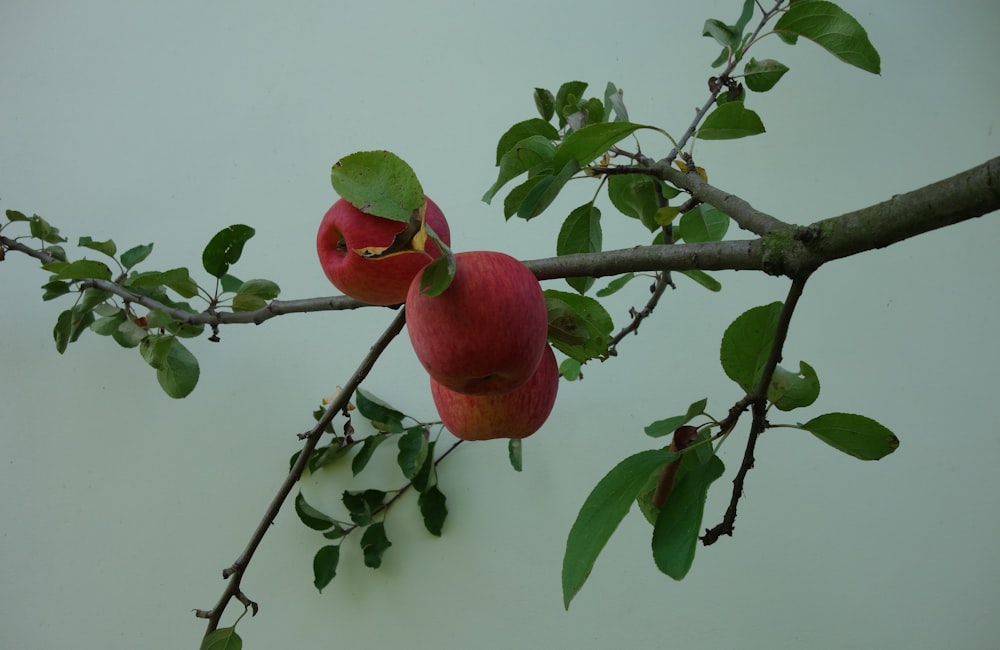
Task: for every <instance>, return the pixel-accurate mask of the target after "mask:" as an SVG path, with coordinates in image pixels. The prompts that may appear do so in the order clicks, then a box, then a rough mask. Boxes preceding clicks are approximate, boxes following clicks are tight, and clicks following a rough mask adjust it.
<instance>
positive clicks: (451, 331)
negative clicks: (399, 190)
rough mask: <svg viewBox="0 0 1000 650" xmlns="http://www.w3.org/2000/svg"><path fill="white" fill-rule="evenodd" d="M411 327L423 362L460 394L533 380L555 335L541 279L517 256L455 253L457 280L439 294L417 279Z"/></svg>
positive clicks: (409, 308)
mask: <svg viewBox="0 0 1000 650" xmlns="http://www.w3.org/2000/svg"><path fill="white" fill-rule="evenodd" d="M406 329H407V331H408V332H409V335H410V342H411V343H412V344H413V350H414V352H416V354H417V359H419V360H420V363H421V364H422V365H423V366H424V369H425V370H427V373H428V374H429V375H430V376H431V377H433V378H434V379H435V380H436V381H437V382H439V383H441V384H443V385H444V386H446V387H448V388H450V389H451V390H453V391H456V392H459V393H467V394H470V395H485V394H495V393H504V392H507V391H510V390H514V389H515V388H517V387H518V386H520V385H521V384H523V383H524V382H526V381H528V379H529V378H531V376H532V374H533V373H534V372H535V368H537V367H538V362H539V361H540V360H541V358H542V352H543V351H544V349H545V347H546V342H547V341H546V340H547V337H548V311H547V309H546V307H545V297H544V296H543V295H542V288H541V286H540V285H539V284H538V280H537V279H535V276H534V274H532V273H531V271H529V270H528V267H526V266H525V265H524V264H522V263H521V262H519V261H518V260H516V259H514V258H513V257H511V256H510V255H506V254H504V253H497V252H494V251H471V252H464V253H458V254H457V255H455V276H454V278H453V279H452V282H451V284H450V285H449V286H448V288H447V289H445V290H444V291H443V292H442V293H441V294H440V295H438V296H434V297H431V296H428V295H426V294H424V293H421V291H420V278H419V277H417V278H415V279H414V281H413V283H412V284H411V285H410V291H409V293H408V294H407V296H406Z"/></svg>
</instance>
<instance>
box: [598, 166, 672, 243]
mask: <svg viewBox="0 0 1000 650" xmlns="http://www.w3.org/2000/svg"><path fill="white" fill-rule="evenodd" d="M661 196H662V197H664V198H668V199H669V198H673V197H674V196H677V190H675V189H674V188H672V187H669V186H668V185H667V184H666V183H664V182H663V181H661V180H659V179H657V178H653V177H652V176H647V175H644V174H621V175H616V176H612V177H610V178H609V179H608V198H609V199H611V203H612V204H613V205H614V206H615V208H617V209H618V211H619V212H621V213H622V214H624V215H625V216H626V217H632V218H633V219H638V220H639V221H641V222H642V224H643V225H644V226H646V228H647V229H648V230H649V231H650V232H653V231H655V230H658V229H659V228H660V226H661V225H662V224H661V223H659V222H658V221H657V213H658V212H659V210H660V197H661Z"/></svg>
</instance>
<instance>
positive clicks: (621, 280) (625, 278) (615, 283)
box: [597, 273, 636, 298]
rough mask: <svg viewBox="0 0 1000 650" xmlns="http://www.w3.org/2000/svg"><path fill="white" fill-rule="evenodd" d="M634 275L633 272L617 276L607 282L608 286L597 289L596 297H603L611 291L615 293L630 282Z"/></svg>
mask: <svg viewBox="0 0 1000 650" xmlns="http://www.w3.org/2000/svg"><path fill="white" fill-rule="evenodd" d="M635 277H636V275H635V273H626V274H624V275H620V276H618V277H617V278H615V279H614V280H612V281H611V282H609V283H608V286H606V287H604V288H603V289H599V290H598V291H597V297H598V298H605V297H607V296H610V295H611V294H613V293H617V292H618V291H620V290H621V289H622V287H624V286H625V285H626V284H628V283H629V282H631V281H632V279H633V278H635Z"/></svg>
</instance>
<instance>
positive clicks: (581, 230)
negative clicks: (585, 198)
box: [556, 203, 603, 293]
mask: <svg viewBox="0 0 1000 650" xmlns="http://www.w3.org/2000/svg"><path fill="white" fill-rule="evenodd" d="M602 242H603V235H602V232H601V211H600V209H599V208H598V207H597V206H595V205H594V204H593V203H584V204H583V205H581V206H580V207H578V208H576V209H575V210H573V211H572V212H570V213H569V216H567V217H566V220H565V221H563V224H562V228H560V229H559V236H558V238H557V239H556V255H573V254H574V253H598V252H600V251H601V245H602ZM566 282H568V283H569V286H571V287H573V288H574V289H576V290H577V291H578V292H580V293H586V292H587V290H588V289H590V287H591V286H592V285H593V284H594V278H591V277H582V278H566Z"/></svg>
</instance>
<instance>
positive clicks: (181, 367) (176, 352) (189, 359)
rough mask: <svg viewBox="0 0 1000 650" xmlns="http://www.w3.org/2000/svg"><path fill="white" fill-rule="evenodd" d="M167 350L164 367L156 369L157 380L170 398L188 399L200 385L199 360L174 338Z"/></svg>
mask: <svg viewBox="0 0 1000 650" xmlns="http://www.w3.org/2000/svg"><path fill="white" fill-rule="evenodd" d="M170 338H171V339H172V343H171V345H170V348H169V349H168V350H167V355H166V358H165V359H164V361H163V365H162V366H161V367H159V368H157V369H156V380H157V381H158V382H159V383H160V388H162V389H163V392H165V393H166V394H167V395H169V396H170V397H173V398H174V399H180V398H182V397H187V396H188V395H190V394H191V391H193V390H194V387H195V386H196V385H197V384H198V376H199V375H200V374H201V371H200V369H199V368H198V360H197V359H196V358H195V357H194V355H193V354H191V352H190V351H189V350H188V349H187V348H186V347H184V345H183V344H182V343H181V342H180V341H178V340H177V339H176V338H174V337H170Z"/></svg>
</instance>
